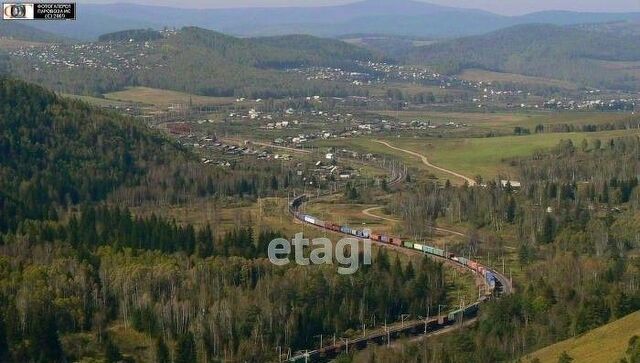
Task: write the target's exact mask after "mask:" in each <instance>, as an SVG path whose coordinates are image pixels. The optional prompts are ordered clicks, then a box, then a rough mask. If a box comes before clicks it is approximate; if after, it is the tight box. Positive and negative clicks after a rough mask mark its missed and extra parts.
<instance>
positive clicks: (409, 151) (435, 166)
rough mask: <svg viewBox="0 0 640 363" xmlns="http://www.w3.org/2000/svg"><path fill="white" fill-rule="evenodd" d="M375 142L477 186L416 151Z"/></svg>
mask: <svg viewBox="0 0 640 363" xmlns="http://www.w3.org/2000/svg"><path fill="white" fill-rule="evenodd" d="M373 141H375V142H377V143H378V144H382V145H384V146H386V147H388V148H391V149H393V150H397V151H402V152H403V153H406V154H409V155H413V156H416V157H419V158H420V159H421V160H422V163H423V164H424V165H426V166H428V167H430V168H432V169H436V170H438V171H441V172H443V173H446V174H450V175H453V176H455V177H457V178H460V179H463V180H465V181H466V182H467V183H468V184H469V185H470V186H474V185H476V181H475V180H473V179H471V178H469V177H468V176H464V175H462V174H460V173H456V172H455V171H453V170H449V169H445V168H441V167H439V166H437V165H433V164H431V163H430V162H429V159H427V157H426V156H424V155H422V154H418V153H417V152H415V151H411V150H407V149H401V148H399V147H395V146H393V145H391V144H389V143H388V142H386V141H382V140H373Z"/></svg>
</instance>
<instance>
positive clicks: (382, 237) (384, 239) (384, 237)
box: [380, 235, 389, 243]
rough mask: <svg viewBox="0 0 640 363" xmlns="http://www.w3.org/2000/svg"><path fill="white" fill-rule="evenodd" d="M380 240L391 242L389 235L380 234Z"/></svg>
mask: <svg viewBox="0 0 640 363" xmlns="http://www.w3.org/2000/svg"><path fill="white" fill-rule="evenodd" d="M380 241H382V242H384V243H389V236H386V235H382V236H380Z"/></svg>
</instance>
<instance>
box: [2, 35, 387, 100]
mask: <svg viewBox="0 0 640 363" xmlns="http://www.w3.org/2000/svg"><path fill="white" fill-rule="evenodd" d="M158 36H160V37H158ZM122 39H125V40H126V41H118V40H122ZM130 39H133V40H134V42H130V41H129V40H130ZM109 41H110V42H109ZM106 43H110V46H112V47H114V48H113V52H114V53H116V54H122V55H123V57H124V58H125V61H126V62H124V63H122V64H112V65H111V66H110V67H106V68H100V69H95V68H92V67H90V66H88V65H86V64H82V62H81V60H80V59H81V58H82V56H81V55H78V54H76V53H75V50H74V49H75V48H74V45H64V44H61V45H59V47H60V50H56V52H59V53H57V54H61V55H63V56H68V57H70V58H71V59H73V60H72V61H73V62H78V63H80V64H78V67H73V68H66V67H60V66H58V65H54V64H39V63H38V62H36V64H31V63H30V62H26V61H25V60H24V59H21V58H15V57H14V58H11V62H10V71H11V73H12V74H14V75H15V76H18V77H20V78H21V79H25V80H27V81H31V82H35V83H38V84H41V85H45V86H47V87H50V88H52V89H55V90H58V91H63V92H66V93H73V94H83V95H95V96H101V95H102V94H103V93H108V92H113V91H117V90H121V89H124V88H125V87H127V86H147V87H154V88H161V89H170V90H176V91H182V92H187V93H192V94H199V95H206V96H236V97H250V98H254V99H255V98H282V97H286V96H301V95H305V96H314V95H322V96H336V97H344V96H347V95H365V93H363V92H364V91H362V90H360V89H358V88H356V87H352V86H350V85H348V84H336V83H332V82H328V81H323V80H308V79H306V78H305V77H303V76H300V75H297V74H294V73H288V72H284V69H286V68H300V67H301V68H304V67H310V66H319V67H341V68H344V69H346V70H354V71H355V70H359V69H360V67H359V66H358V65H357V61H368V60H375V59H384V58H383V57H382V56H380V55H376V54H373V53H372V52H371V51H369V50H367V49H365V48H360V47H356V46H353V45H349V44H347V43H343V42H341V41H338V40H330V39H321V38H316V37H311V36H282V37H265V38H235V37H232V36H229V35H225V34H222V33H217V32H214V31H211V30H206V29H201V28H197V27H185V28H182V29H180V30H177V31H176V32H175V33H168V34H165V35H164V36H163V35H162V34H160V33H159V32H157V31H152V32H149V31H145V30H137V31H136V30H131V31H124V32H118V33H110V34H105V35H103V36H102V37H101V42H97V43H88V44H90V45H91V46H94V47H97V48H96V51H104V50H101V48H100V47H101V46H104V45H105V44H106ZM142 44H144V46H142ZM138 45H140V48H141V49H142V50H143V51H144V53H143V56H140V51H138V50H134V51H132V50H131V47H132V46H133V47H135V46H138ZM136 49H137V48H136ZM76 57H77V58H78V59H75V58H76ZM134 59H135V62H136V63H139V65H138V66H137V67H135V68H127V64H128V63H127V62H134ZM34 61H35V60H34ZM120 61H122V60H120ZM34 67H36V68H38V72H33V70H34ZM168 69H170V70H171V71H170V72H168V71H166V70H168ZM178 75H179V76H178Z"/></svg>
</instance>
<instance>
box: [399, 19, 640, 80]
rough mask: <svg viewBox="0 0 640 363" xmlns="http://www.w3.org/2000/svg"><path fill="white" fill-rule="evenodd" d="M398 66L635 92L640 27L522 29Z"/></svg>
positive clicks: (441, 47) (412, 54)
mask: <svg viewBox="0 0 640 363" xmlns="http://www.w3.org/2000/svg"><path fill="white" fill-rule="evenodd" d="M403 61H404V62H406V63H412V64H429V65H432V66H435V67H436V68H438V70H439V71H441V72H444V73H450V74H454V73H458V72H460V71H462V70H464V69H470V68H480V69H484V70H489V71H496V72H505V73H516V74H523V75H527V76H538V77H547V78H554V79H561V80H566V81H572V82H575V83H578V84H580V85H582V86H585V87H604V88H610V89H624V90H638V89H640V73H638V72H636V66H635V64H636V63H639V62H640V24H636V23H604V24H585V25H566V26H558V25H550V24H525V25H517V26H513V27H510V28H505V29H501V30H497V31H495V32H491V33H488V34H484V35H477V36H470V37H464V38H459V39H453V40H449V41H442V42H438V43H434V44H430V45H426V46H422V47H415V48H412V49H411V50H409V51H408V52H407V53H406V54H405V56H404V57H403Z"/></svg>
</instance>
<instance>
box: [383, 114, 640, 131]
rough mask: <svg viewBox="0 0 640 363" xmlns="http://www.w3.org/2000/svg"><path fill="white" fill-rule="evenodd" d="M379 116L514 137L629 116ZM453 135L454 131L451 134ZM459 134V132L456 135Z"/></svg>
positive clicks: (624, 118) (618, 119)
mask: <svg viewBox="0 0 640 363" xmlns="http://www.w3.org/2000/svg"><path fill="white" fill-rule="evenodd" d="M378 113H379V114H381V115H385V116H389V117H395V118H398V119H399V120H401V121H412V120H424V121H427V120H430V121H432V122H434V123H437V124H444V123H447V122H450V121H451V122H455V123H458V124H467V125H468V127H467V128H466V129H464V130H463V131H464V132H474V133H486V132H488V131H500V132H502V133H509V134H511V133H513V129H514V127H516V126H520V127H525V128H529V129H530V130H531V131H532V132H533V131H534V129H535V127H536V126H537V125H543V126H545V127H546V128H548V127H549V126H552V125H561V124H569V125H576V126H579V125H584V124H602V123H609V122H613V121H620V120H626V119H628V118H629V117H630V115H629V114H628V113H621V112H588V111H584V112H573V111H563V112H555V111H516V112H480V111H478V112H436V111H382V112H378ZM451 131H453V130H451ZM456 132H458V131H456Z"/></svg>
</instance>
